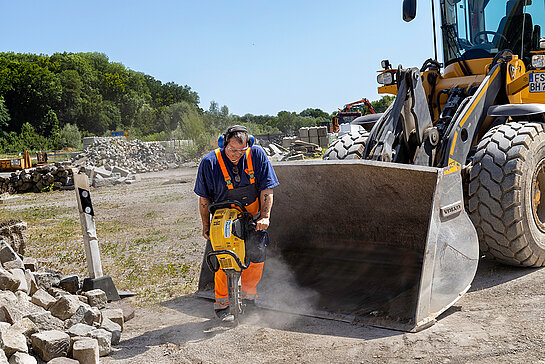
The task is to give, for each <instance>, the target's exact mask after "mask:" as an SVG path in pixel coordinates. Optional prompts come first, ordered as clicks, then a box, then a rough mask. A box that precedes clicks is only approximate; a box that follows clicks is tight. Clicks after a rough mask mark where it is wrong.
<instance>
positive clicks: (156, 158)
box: [72, 138, 182, 174]
mask: <svg viewBox="0 0 545 364" xmlns="http://www.w3.org/2000/svg"><path fill="white" fill-rule="evenodd" d="M72 163H73V164H74V165H75V166H81V167H104V168H105V169H106V170H108V171H112V169H113V168H114V167H118V168H122V169H124V170H127V171H129V172H130V173H133V174H134V173H145V172H157V171H162V170H164V169H168V168H177V167H179V166H180V165H181V163H182V161H181V159H180V157H179V156H178V155H177V154H175V153H167V152H166V150H165V148H164V147H163V146H162V145H160V144H159V143H145V142H142V141H140V140H131V141H126V140H125V139H124V138H95V140H94V142H93V144H91V145H89V146H88V147H87V148H85V149H84V151H83V152H82V153H80V154H78V155H76V156H75V157H73V158H72ZM114 173H115V172H114Z"/></svg>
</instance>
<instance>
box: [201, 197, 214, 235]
mask: <svg viewBox="0 0 545 364" xmlns="http://www.w3.org/2000/svg"><path fill="white" fill-rule="evenodd" d="M210 203H211V201H210V199H208V198H204V197H199V213H200V214H201V220H202V236H203V237H204V238H205V239H207V240H208V239H210V212H209V211H208V206H209V205H210Z"/></svg>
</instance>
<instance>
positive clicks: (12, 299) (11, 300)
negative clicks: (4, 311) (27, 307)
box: [0, 291, 18, 306]
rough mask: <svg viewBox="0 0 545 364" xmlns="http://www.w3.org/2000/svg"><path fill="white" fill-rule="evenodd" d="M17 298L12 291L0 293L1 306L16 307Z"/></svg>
mask: <svg viewBox="0 0 545 364" xmlns="http://www.w3.org/2000/svg"><path fill="white" fill-rule="evenodd" d="M17 302H18V300H17V296H16V295H15V293H13V292H11V291H0V305H8V306H16V305H17Z"/></svg>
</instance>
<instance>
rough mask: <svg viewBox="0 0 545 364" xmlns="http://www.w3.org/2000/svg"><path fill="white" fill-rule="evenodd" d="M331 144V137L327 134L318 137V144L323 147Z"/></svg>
mask: <svg viewBox="0 0 545 364" xmlns="http://www.w3.org/2000/svg"><path fill="white" fill-rule="evenodd" d="M328 144H329V137H328V136H327V135H326V136H319V137H318V145H319V146H320V147H322V148H327V146H328Z"/></svg>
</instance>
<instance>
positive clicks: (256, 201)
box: [194, 125, 278, 322]
mask: <svg viewBox="0 0 545 364" xmlns="http://www.w3.org/2000/svg"><path fill="white" fill-rule="evenodd" d="M218 146H219V148H217V149H216V150H214V151H213V152H210V153H208V154H207V155H206V156H204V158H203V159H202V161H201V163H200V165H199V171H198V174H197V180H196V182H195V189H194V191H195V193H196V194H197V195H198V196H199V212H200V214H201V219H202V236H203V237H204V238H205V239H207V243H206V244H207V250H206V251H210V250H211V243H210V212H209V210H208V207H209V206H210V204H212V203H217V202H224V201H238V202H240V203H241V204H242V205H244V206H245V208H246V209H247V210H248V212H250V213H251V214H252V216H253V219H254V221H255V223H256V228H255V231H251V232H250V234H249V237H248V241H247V242H246V255H247V256H248V259H249V261H250V265H249V267H248V268H247V269H245V270H244V271H243V272H242V276H241V296H242V299H243V303H245V304H246V305H253V304H254V301H255V298H256V296H257V294H256V286H257V284H258V283H259V281H260V280H261V274H262V272H263V265H264V261H265V246H266V243H267V233H266V231H265V230H266V229H267V228H268V227H269V218H270V212H271V208H272V205H273V188H274V187H276V186H277V185H278V179H277V178H276V174H275V173H274V170H273V167H272V165H271V163H270V161H269V159H268V158H267V155H266V154H265V151H264V150H263V149H262V148H261V147H259V146H256V145H254V137H253V136H251V135H249V133H248V130H247V129H246V128H245V127H244V126H240V125H234V126H231V127H229V128H228V129H227V131H226V132H225V134H223V135H222V136H220V137H219V139H218ZM203 269H208V268H207V267H203ZM214 286H215V289H214V290H215V298H216V302H215V303H214V309H215V312H216V316H217V317H218V318H219V319H220V320H222V321H225V322H228V321H232V320H233V319H234V316H233V315H232V314H231V313H230V310H229V297H228V288H227V277H226V275H225V273H224V272H223V271H222V270H221V269H220V270H218V271H217V272H216V273H215V275H214Z"/></svg>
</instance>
